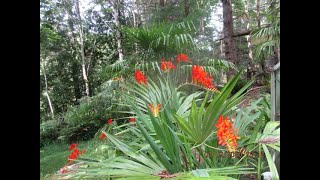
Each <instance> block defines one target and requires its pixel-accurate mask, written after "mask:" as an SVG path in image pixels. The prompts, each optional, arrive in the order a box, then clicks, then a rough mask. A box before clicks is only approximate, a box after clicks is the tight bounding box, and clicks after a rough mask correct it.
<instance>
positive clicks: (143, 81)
mask: <svg viewBox="0 0 320 180" xmlns="http://www.w3.org/2000/svg"><path fill="white" fill-rule="evenodd" d="M134 76H135V78H136V81H137V83H139V84H145V85H147V78H146V77H145V76H144V74H143V73H142V72H141V71H140V70H136V72H135V74H134Z"/></svg>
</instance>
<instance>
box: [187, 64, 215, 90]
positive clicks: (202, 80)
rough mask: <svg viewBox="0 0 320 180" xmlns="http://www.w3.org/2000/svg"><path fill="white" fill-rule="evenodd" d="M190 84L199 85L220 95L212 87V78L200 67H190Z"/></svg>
mask: <svg viewBox="0 0 320 180" xmlns="http://www.w3.org/2000/svg"><path fill="white" fill-rule="evenodd" d="M191 73H192V82H193V83H195V84H199V85H201V86H203V87H205V88H207V89H209V90H211V91H215V92H218V93H220V91H219V90H218V89H217V88H215V87H214V86H213V85H212V80H213V78H212V76H211V75H210V74H208V76H207V72H205V71H204V70H203V68H202V67H201V66H192V70H191Z"/></svg>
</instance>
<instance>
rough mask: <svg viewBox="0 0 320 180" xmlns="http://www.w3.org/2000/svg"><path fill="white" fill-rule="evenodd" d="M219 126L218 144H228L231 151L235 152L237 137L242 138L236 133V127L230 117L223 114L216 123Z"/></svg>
mask: <svg viewBox="0 0 320 180" xmlns="http://www.w3.org/2000/svg"><path fill="white" fill-rule="evenodd" d="M215 126H216V127H217V128H218V131H217V139H218V144H219V145H221V146H226V147H227V149H228V151H229V152H235V151H236V148H237V146H238V145H237V139H240V137H239V136H238V135H236V134H235V133H234V127H233V124H232V122H231V121H230V120H229V119H228V117H227V116H226V117H223V116H222V115H221V116H220V117H219V118H218V122H217V124H216V125H215Z"/></svg>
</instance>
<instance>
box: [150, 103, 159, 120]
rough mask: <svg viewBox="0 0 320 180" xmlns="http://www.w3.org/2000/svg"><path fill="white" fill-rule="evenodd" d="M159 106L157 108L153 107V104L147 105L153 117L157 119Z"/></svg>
mask: <svg viewBox="0 0 320 180" xmlns="http://www.w3.org/2000/svg"><path fill="white" fill-rule="evenodd" d="M160 107H161V104H158V105H157V106H153V104H149V108H150V110H151V112H152V114H153V115H154V117H158V114H159V110H160Z"/></svg>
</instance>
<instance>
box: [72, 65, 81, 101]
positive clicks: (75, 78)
mask: <svg viewBox="0 0 320 180" xmlns="http://www.w3.org/2000/svg"><path fill="white" fill-rule="evenodd" d="M78 73H79V71H78V63H77V62H72V81H73V89H74V96H75V97H76V101H78V100H79V99H81V91H80V87H79V85H80V84H79V77H78Z"/></svg>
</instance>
